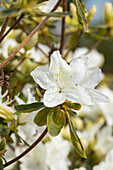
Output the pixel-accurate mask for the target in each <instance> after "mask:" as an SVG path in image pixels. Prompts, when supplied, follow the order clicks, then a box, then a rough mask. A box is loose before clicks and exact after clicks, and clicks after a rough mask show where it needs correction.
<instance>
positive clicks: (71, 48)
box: [64, 31, 83, 59]
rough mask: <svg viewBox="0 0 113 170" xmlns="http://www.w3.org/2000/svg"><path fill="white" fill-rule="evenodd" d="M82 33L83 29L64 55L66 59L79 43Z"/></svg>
mask: <svg viewBox="0 0 113 170" xmlns="http://www.w3.org/2000/svg"><path fill="white" fill-rule="evenodd" d="M82 34H83V31H81V32H80V34H79V36H78V37H77V39H76V41H75V43H74V44H73V46H72V47H70V48H69V49H68V51H67V53H66V54H65V55H64V59H66V57H67V55H68V54H69V52H70V51H71V50H73V49H74V48H75V46H76V45H77V43H78V41H79V39H80V38H81V36H82Z"/></svg>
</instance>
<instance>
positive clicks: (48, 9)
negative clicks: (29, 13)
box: [39, 0, 58, 13]
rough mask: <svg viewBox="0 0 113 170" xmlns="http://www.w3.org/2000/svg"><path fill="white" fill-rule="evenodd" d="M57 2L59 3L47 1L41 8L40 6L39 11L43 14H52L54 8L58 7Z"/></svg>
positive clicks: (51, 0)
mask: <svg viewBox="0 0 113 170" xmlns="http://www.w3.org/2000/svg"><path fill="white" fill-rule="evenodd" d="M57 2H58V0H54V1H53V0H48V1H45V2H43V3H42V4H41V6H39V9H40V10H41V11H42V12H45V13H49V12H51V10H52V9H53V7H54V6H55V5H56V3H57Z"/></svg>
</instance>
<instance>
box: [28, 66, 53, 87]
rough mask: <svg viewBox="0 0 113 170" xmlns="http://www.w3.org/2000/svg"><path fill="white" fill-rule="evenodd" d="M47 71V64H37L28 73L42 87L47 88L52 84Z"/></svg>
mask: <svg viewBox="0 0 113 170" xmlns="http://www.w3.org/2000/svg"><path fill="white" fill-rule="evenodd" d="M47 71H48V66H39V67H37V68H36V69H35V70H33V71H32V72H31V73H30V74H31V76H32V77H33V79H34V81H35V82H36V83H37V84H39V86H40V87H41V88H43V89H47V88H49V87H50V86H51V85H52V84H53V82H52V81H51V79H50V75H49V73H48V72H47Z"/></svg>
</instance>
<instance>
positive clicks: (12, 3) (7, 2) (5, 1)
mask: <svg viewBox="0 0 113 170" xmlns="http://www.w3.org/2000/svg"><path fill="white" fill-rule="evenodd" d="M1 2H2V3H6V4H10V5H16V4H17V2H14V1H11V0H1Z"/></svg>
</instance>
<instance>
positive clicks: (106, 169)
mask: <svg viewBox="0 0 113 170" xmlns="http://www.w3.org/2000/svg"><path fill="white" fill-rule="evenodd" d="M112 169H113V149H112V150H110V151H109V153H108V154H107V156H106V158H105V161H103V162H100V164H99V165H96V166H94V167H93V170H112Z"/></svg>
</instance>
